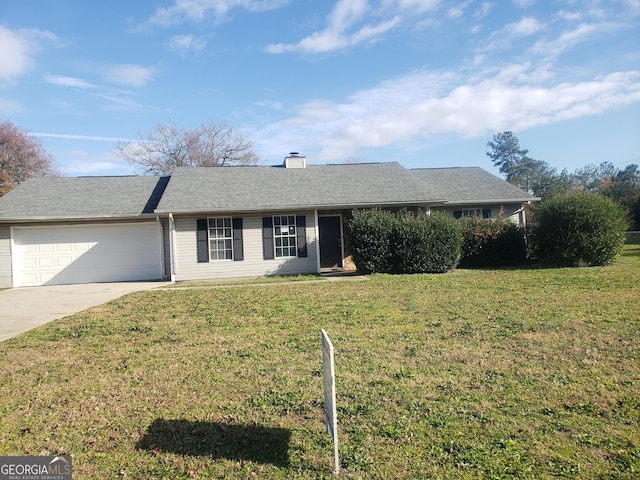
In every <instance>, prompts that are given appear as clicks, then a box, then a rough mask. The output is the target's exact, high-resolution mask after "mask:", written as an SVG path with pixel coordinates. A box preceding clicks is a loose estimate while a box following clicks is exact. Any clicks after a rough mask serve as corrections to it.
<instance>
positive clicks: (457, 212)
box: [453, 210, 462, 218]
mask: <svg viewBox="0 0 640 480" xmlns="http://www.w3.org/2000/svg"><path fill="white" fill-rule="evenodd" d="M460 217H462V210H454V211H453V218H460Z"/></svg>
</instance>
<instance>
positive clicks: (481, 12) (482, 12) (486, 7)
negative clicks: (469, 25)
mask: <svg viewBox="0 0 640 480" xmlns="http://www.w3.org/2000/svg"><path fill="white" fill-rule="evenodd" d="M495 6H496V4H495V3H491V2H482V4H480V7H479V8H478V9H477V10H476V11H475V13H474V14H473V16H474V18H477V19H481V18H484V17H486V16H487V15H489V12H491V9H492V8H493V7H495Z"/></svg>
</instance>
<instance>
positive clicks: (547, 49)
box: [530, 23, 600, 58]
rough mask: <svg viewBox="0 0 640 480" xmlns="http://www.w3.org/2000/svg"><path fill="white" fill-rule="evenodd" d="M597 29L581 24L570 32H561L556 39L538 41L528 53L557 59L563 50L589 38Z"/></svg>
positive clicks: (594, 26)
mask: <svg viewBox="0 0 640 480" xmlns="http://www.w3.org/2000/svg"><path fill="white" fill-rule="evenodd" d="M599 29H600V27H598V26H597V25H594V24H586V23H581V24H579V25H578V26H577V27H575V28H573V29H571V30H566V31H564V32H562V33H561V34H560V35H559V36H558V37H557V38H554V39H541V40H538V41H537V42H536V43H535V44H534V45H533V46H532V47H531V50H530V51H531V52H532V53H535V54H538V55H544V56H546V57H547V58H553V57H557V56H558V55H560V54H561V53H562V52H564V51H565V50H568V49H569V48H572V47H574V46H575V45H577V44H578V43H580V42H582V41H585V40H587V39H589V38H591V37H592V36H593V35H594V34H595V33H596V32H597V31H598V30H599Z"/></svg>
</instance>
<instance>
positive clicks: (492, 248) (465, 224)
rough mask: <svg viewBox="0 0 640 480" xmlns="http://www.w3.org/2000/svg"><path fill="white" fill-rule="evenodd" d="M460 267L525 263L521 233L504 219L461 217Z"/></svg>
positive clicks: (525, 250) (523, 238) (522, 234)
mask: <svg viewBox="0 0 640 480" xmlns="http://www.w3.org/2000/svg"><path fill="white" fill-rule="evenodd" d="M459 221H460V224H461V226H462V237H463V242H462V257H461V258H460V266H461V267H463V268H481V267H506V266H516V265H522V264H523V263H525V262H526V260H527V245H526V241H525V235H524V230H522V229H520V228H518V226H517V225H515V224H514V223H513V222H511V221H509V220H506V219H505V218H504V216H502V215H501V216H500V217H497V218H478V217H465V218H461V219H460V220H459Z"/></svg>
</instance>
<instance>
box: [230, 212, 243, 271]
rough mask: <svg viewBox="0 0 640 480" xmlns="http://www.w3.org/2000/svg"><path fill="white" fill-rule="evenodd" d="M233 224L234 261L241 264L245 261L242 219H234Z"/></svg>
mask: <svg viewBox="0 0 640 480" xmlns="http://www.w3.org/2000/svg"><path fill="white" fill-rule="evenodd" d="M232 222H233V260H234V261H236V262H239V261H241V260H244V252H243V250H242V218H234V219H232Z"/></svg>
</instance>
